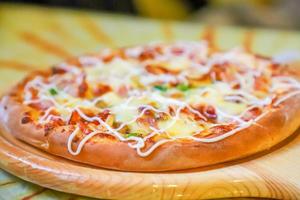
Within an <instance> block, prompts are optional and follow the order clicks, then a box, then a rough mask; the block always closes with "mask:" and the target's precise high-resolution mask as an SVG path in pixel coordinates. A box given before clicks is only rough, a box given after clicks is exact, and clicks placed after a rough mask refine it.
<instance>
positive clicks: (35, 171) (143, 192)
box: [0, 131, 300, 199]
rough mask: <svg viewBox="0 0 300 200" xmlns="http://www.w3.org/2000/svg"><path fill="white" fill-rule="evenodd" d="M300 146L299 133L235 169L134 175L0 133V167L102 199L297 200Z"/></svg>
mask: <svg viewBox="0 0 300 200" xmlns="http://www.w3.org/2000/svg"><path fill="white" fill-rule="evenodd" d="M298 132H300V131H298ZM287 143H288V144H287ZM299 144H300V136H299V133H295V134H294V135H293V136H292V137H291V138H289V139H288V140H287V141H285V142H284V143H282V144H281V145H279V146H278V147H277V148H276V149H275V150H272V152H265V153H264V154H263V155H256V156H255V157H251V158H247V159H244V160H240V161H238V162H235V163H226V164H222V165H219V166H213V167H208V168H201V169H193V170H186V171H177V172H165V173H135V172H121V171H113V170H107V169H101V168H94V167H92V166H87V165H82V164H80V163H76V162H72V161H68V160H65V159H63V158H59V157H56V156H52V155H49V154H47V153H44V152H42V151H40V150H38V149H35V148H34V147H31V146H29V145H27V144H25V143H23V142H21V141H18V140H17V139H15V138H13V137H12V136H10V135H9V134H6V133H3V132H2V133H0V167H1V168H3V169H5V170H6V171H8V172H10V173H12V174H14V175H16V176H18V177H20V178H22V179H24V180H27V181H30V182H33V183H36V184H38V185H41V186H44V187H47V188H51V189H55V190H59V191H63V192H67V193H73V194H78V195H84V196H89V197H97V198H105V199H208V198H224V197H268V198H279V199H298V198H300V192H299V191H300V182H299V180H300V179H299V176H300V174H299V163H298V164H297V162H299V159H297V154H298V155H299V151H300V145H299ZM283 145H284V146H283ZM297 145H298V147H297ZM282 146H283V147H282ZM279 147H280V148H279ZM291 151H293V152H291ZM253 158H255V159H253ZM278 161H279V162H278ZM279 166H281V167H279ZM273 167H274V168H273ZM278 167H279V168H278ZM295 173H296V174H295Z"/></svg>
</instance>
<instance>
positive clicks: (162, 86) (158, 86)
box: [154, 85, 168, 92]
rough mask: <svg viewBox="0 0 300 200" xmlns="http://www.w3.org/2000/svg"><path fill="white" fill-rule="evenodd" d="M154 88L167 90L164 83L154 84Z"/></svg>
mask: <svg viewBox="0 0 300 200" xmlns="http://www.w3.org/2000/svg"><path fill="white" fill-rule="evenodd" d="M154 89H157V90H160V91H162V92H166V91H167V90H168V88H167V86H165V85H155V86H154Z"/></svg>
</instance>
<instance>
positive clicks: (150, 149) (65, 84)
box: [0, 41, 300, 171]
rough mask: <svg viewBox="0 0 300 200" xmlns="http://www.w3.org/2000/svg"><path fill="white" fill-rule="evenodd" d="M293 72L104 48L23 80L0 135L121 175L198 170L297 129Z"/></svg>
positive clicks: (177, 51)
mask: <svg viewBox="0 0 300 200" xmlns="http://www.w3.org/2000/svg"><path fill="white" fill-rule="evenodd" d="M297 74H298V72H297V71H296V70H295V69H292V68H290V67H289V66H288V65H286V64H282V63H278V62H276V61H275V60H274V59H273V58H268V57H264V56H261V55H257V54H254V53H249V52H246V51H244V50H243V49H242V48H234V49H231V50H227V51H220V50H218V51H217V50H214V49H212V48H210V46H209V45H208V44H207V42H205V41H201V42H174V43H150V44H146V45H140V46H133V47H126V48H119V49H104V50H102V51H101V52H99V53H95V54H87V55H84V56H80V57H76V58H72V59H69V60H67V61H65V62H63V63H61V64H57V65H55V66H53V67H52V68H50V69H48V70H45V71H37V72H33V73H31V74H30V75H28V76H27V77H26V78H25V79H24V80H23V81H22V82H20V83H19V84H18V85H16V86H15V87H14V88H13V89H11V90H10V91H9V92H8V93H7V94H6V95H4V96H3V97H2V98H1V103H0V114H1V116H0V124H1V129H2V130H3V131H6V132H7V133H9V134H12V135H13V136H15V137H16V138H18V139H20V140H22V141H24V142H26V143H28V144H30V145H33V146H35V147H37V148H40V149H42V150H44V151H46V152H49V153H51V154H54V155H57V156H61V157H64V158H67V159H70V160H73V161H77V162H81V163H86V164H89V165H93V166H97V167H102V168H109V169H116V170H124V171H167V170H181V169H189V168H196V167H202V166H208V165H212V164H217V163H222V162H225V161H230V160H235V159H239V158H243V157H245V156H248V155H252V154H254V153H257V152H261V151H263V150H267V149H269V148H271V147H272V146H274V145H276V144H277V143H279V142H280V141H282V140H284V139H285V138H287V137H288V136H290V135H291V134H292V133H293V132H294V131H295V130H296V129H297V128H298V127H299V124H300V82H299V80H298V75H297Z"/></svg>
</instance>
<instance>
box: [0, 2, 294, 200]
mask: <svg viewBox="0 0 300 200" xmlns="http://www.w3.org/2000/svg"><path fill="white" fill-rule="evenodd" d="M203 38H204V39H207V40H208V41H210V42H211V43H212V44H214V45H215V46H216V47H218V48H221V49H227V48H230V47H234V46H236V45H240V46H244V47H245V48H247V49H248V50H251V51H254V52H258V53H263V54H265V55H277V54H280V53H284V52H287V51H298V52H299V51H300V34H299V33H297V32H288V31H272V30H257V29H251V30H250V29H242V28H237V27H212V26H205V25H201V24H196V23H178V22H172V21H152V20H146V19H138V18H132V17H126V16H118V15H109V14H97V13H88V12H83V11H81V12H79V11H69V10H62V9H46V8H40V7H28V6H23V5H10V4H0V92H1V93H3V92H4V91H6V90H7V89H8V88H9V87H11V86H12V85H13V84H15V83H16V82H17V81H19V80H20V79H21V78H22V77H24V76H25V75H26V74H27V73H28V72H30V71H32V70H35V69H43V68H46V67H48V66H50V65H52V64H55V63H58V62H61V61H62V60H63V59H66V58H69V57H71V56H72V55H80V54H82V53H87V52H93V51H97V50H99V49H101V48H104V47H117V46H126V45H134V44H140V43H145V42H148V41H174V40H200V39H203ZM290 55H291V54H290ZM0 143H1V146H0V167H2V168H4V169H5V170H8V171H10V172H11V173H14V174H15V175H18V176H21V175H22V174H21V173H20V172H19V171H20V170H19V171H18V169H20V167H22V169H27V170H32V166H31V168H30V166H29V165H26V161H28V160H29V161H32V160H31V159H34V158H35V156H36V154H35V153H33V152H35V150H29V149H30V148H31V147H29V146H26V145H25V146H26V148H25V146H24V144H20V143H18V141H15V140H13V139H8V138H7V137H6V136H5V134H3V133H1V134H0ZM24 148H25V149H26V150H24ZM8 149H9V150H8ZM20 149H21V150H20ZM20 153H23V154H22V155H23V156H24V155H27V157H26V156H25V157H23V158H24V159H21V160H18V159H16V157H14V156H13V155H15V156H16V155H17V156H18V155H19V156H20V155H21V154H20ZM29 155H30V156H29ZM299 156H300V136H299V134H297V133H296V134H294V135H293V137H292V138H290V139H289V140H288V141H285V142H284V143H283V144H281V145H279V146H278V147H276V148H274V149H272V150H271V151H269V152H265V153H264V154H261V155H256V156H253V157H251V158H247V159H244V160H241V161H238V162H234V163H227V164H224V165H219V166H214V167H212V168H206V169H196V170H189V171H183V172H180V173H179V172H178V173H174V172H173V173H156V174H150V173H148V174H145V173H122V172H116V171H110V170H103V169H94V168H90V167H88V166H81V165H80V166H77V165H76V164H74V163H69V162H67V161H66V163H67V164H68V165H70V166H71V165H72V166H74V167H75V168H76V169H79V168H78V167H82V168H80V170H79V172H80V173H82V171H81V170H83V169H84V170H85V169H86V170H95V171H93V173H95V174H96V175H97V176H99V177H101V175H104V174H106V175H107V174H108V175H109V176H110V177H111V178H110V179H108V181H107V182H103V180H101V181H102V182H101V181H100V178H99V179H97V180H98V182H97V183H94V184H95V185H87V183H88V180H86V182H85V181H83V182H82V185H80V188H76V187H75V188H68V189H66V187H63V185H58V184H56V185H55V184H52V185H51V183H49V182H47V181H40V182H38V183H39V184H42V185H43V186H47V187H50V188H53V189H57V190H64V191H67V192H73V193H77V194H85V195H90V196H95V197H102V198H111V197H113V198H122V199H124V198H125V197H127V198H131V199H132V198H133V197H135V198H139V199H159V198H164V199H171V198H172V199H194V198H221V197H269V198H286V199H295V198H300V159H299ZM25 158H26V159H28V160H26V159H25ZM53 159H54V160H56V158H49V162H51V160H53ZM46 163H47V162H46ZM62 163H64V161H63V162H62ZM18 167H19V168H18ZM75 168H74V169H75ZM34 170H39V169H38V168H36V169H34ZM64 172H65V170H64V169H62V170H61V173H62V174H63V173H64ZM36 173H38V172H36ZM43 176H45V179H46V177H47V173H44V174H43V175H42V176H41V177H43ZM22 178H23V179H26V180H29V181H33V182H37V178H36V176H34V174H33V173H31V174H30V173H29V174H27V176H25V175H24V174H23V176H22ZM58 179H59V178H58ZM138 179H142V180H143V181H142V182H140V183H139V184H136V186H134V185H132V187H127V188H123V189H122V186H124V185H126V184H127V185H128V184H131V183H130V182H128V181H129V180H130V181H131V182H132V183H134V181H137V180H138ZM122 180H123V181H125V182H122ZM58 181H62V180H58ZM126 181H127V182H126ZM64 183H65V184H66V182H64ZM141 185H142V186H143V187H144V186H145V188H144V189H141V190H138V189H139V188H140V187H141ZM87 187H95V188H97V187H98V188H99V192H97V191H96V192H93V193H92V192H87V189H85V188H87ZM120 187H121V188H120ZM105 188H106V190H104V189H105ZM134 188H135V189H134ZM100 189H101V191H106V192H100ZM107 191H110V193H109V192H107ZM33 197H34V199H75V198H76V199H87V198H85V197H79V196H75V195H70V194H66V193H62V192H57V191H54V190H51V189H46V188H44V187H41V186H37V185H34V184H32V183H29V182H26V181H23V180H21V179H19V178H16V177H15V176H13V175H9V174H8V173H6V172H4V171H2V170H0V199H22V198H23V199H27V200H28V199H31V198H33Z"/></svg>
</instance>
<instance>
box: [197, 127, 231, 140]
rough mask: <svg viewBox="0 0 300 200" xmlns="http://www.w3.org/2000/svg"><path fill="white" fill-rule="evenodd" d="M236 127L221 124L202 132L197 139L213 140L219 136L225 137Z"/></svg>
mask: <svg viewBox="0 0 300 200" xmlns="http://www.w3.org/2000/svg"><path fill="white" fill-rule="evenodd" d="M235 127H236V125H235V124H223V125H222V124H221V125H217V126H214V127H211V128H209V129H207V130H204V131H201V132H200V133H198V134H197V135H196V136H195V137H201V136H202V137H204V138H213V137H217V136H219V135H223V134H225V133H227V132H229V131H231V130H233V129H234V128H235Z"/></svg>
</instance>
